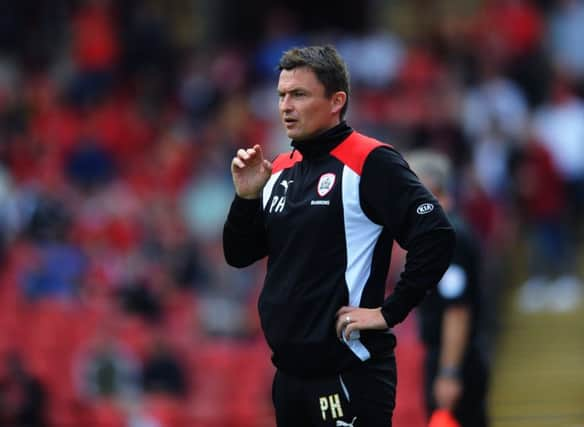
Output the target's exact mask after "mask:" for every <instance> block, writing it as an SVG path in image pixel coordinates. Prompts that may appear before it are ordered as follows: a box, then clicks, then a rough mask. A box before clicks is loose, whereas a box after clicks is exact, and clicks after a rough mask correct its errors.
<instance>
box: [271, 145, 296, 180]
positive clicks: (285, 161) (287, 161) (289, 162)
mask: <svg viewBox="0 0 584 427" xmlns="http://www.w3.org/2000/svg"><path fill="white" fill-rule="evenodd" d="M300 160H302V154H300V153H299V152H298V151H296V150H294V151H293V154H292V157H290V152H289V151H288V152H287V153H282V154H279V155H278V156H277V157H276V158H275V159H274V161H273V162H272V175H273V174H275V173H277V172H280V171H281V170H284V169H288V168H291V167H292V166H294V164H295V163H297V162H299V161H300Z"/></svg>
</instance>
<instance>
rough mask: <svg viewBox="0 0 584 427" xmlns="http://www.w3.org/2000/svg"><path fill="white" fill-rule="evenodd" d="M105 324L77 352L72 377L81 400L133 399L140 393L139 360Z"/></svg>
mask: <svg viewBox="0 0 584 427" xmlns="http://www.w3.org/2000/svg"><path fill="white" fill-rule="evenodd" d="M108 328H109V327H108V326H106V327H103V328H102V329H101V330H99V331H98V332H97V333H96V335H95V336H94V337H93V338H92V340H91V342H90V343H89V345H88V347H87V348H85V349H83V350H81V352H80V353H79V354H78V355H77V360H76V371H75V376H76V378H75V380H76V384H77V390H78V393H79V395H80V397H81V399H82V400H84V401H85V400H89V401H93V400H96V399H99V398H113V399H119V400H122V401H123V400H129V401H132V400H134V399H135V398H136V397H137V396H138V395H139V393H140V382H139V381H140V364H139V363H138V360H137V358H136V357H135V356H133V354H132V353H131V352H130V351H129V350H128V349H127V348H126V347H125V346H124V345H123V344H122V343H121V342H120V341H119V340H118V339H117V338H116V336H115V335H114V334H113V331H111V330H108Z"/></svg>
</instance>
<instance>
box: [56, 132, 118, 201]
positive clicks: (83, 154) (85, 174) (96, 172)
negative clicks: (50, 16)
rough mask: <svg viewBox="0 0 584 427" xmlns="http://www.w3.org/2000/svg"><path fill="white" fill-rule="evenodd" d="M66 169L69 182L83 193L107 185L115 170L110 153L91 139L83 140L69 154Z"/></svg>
mask: <svg viewBox="0 0 584 427" xmlns="http://www.w3.org/2000/svg"><path fill="white" fill-rule="evenodd" d="M66 168H67V175H68V176H69V178H70V179H71V181H72V182H73V183H74V184H77V185H78V186H79V187H80V188H81V189H82V190H85V191H92V190H94V189H95V188H97V187H99V186H103V185H105V184H107V183H108V182H109V181H110V180H111V179H112V178H113V177H114V174H115V170H116V168H115V164H114V159H113V158H112V155H111V153H109V152H108V151H106V150H105V149H104V148H103V147H102V146H101V145H100V144H99V143H98V142H97V141H95V140H94V139H93V138H83V139H82V140H81V141H80V142H79V144H78V145H77V146H76V147H75V148H74V149H73V150H72V151H71V152H70V153H69V156H68V158H67V162H66Z"/></svg>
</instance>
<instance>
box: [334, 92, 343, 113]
mask: <svg viewBox="0 0 584 427" xmlns="http://www.w3.org/2000/svg"><path fill="white" fill-rule="evenodd" d="M346 102H347V94H346V92H343V91H338V92H335V93H334V94H333V96H332V110H331V112H332V113H333V114H337V113H340V112H341V110H342V109H343V107H344V106H345V103H346Z"/></svg>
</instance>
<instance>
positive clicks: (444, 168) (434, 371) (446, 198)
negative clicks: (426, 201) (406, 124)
mask: <svg viewBox="0 0 584 427" xmlns="http://www.w3.org/2000/svg"><path fill="white" fill-rule="evenodd" d="M405 157H406V160H407V161H408V163H409V165H410V167H411V168H412V170H413V171H414V172H415V173H416V174H417V175H418V177H419V178H420V181H421V182H422V183H423V184H424V185H425V186H426V187H427V188H428V189H429V190H430V191H432V193H433V194H434V195H435V197H436V198H437V199H438V201H439V202H440V204H441V205H442V206H443V207H444V209H446V212H447V214H448V217H449V220H450V222H451V223H452V225H453V226H454V228H455V230H456V246H455V250H454V256H453V259H452V262H451V264H450V266H449V267H448V269H447V270H446V273H444V276H443V277H442V280H440V282H439V283H438V286H437V287H436V289H435V291H433V292H431V293H430V294H429V295H428V296H427V297H426V299H425V300H424V301H423V302H422V304H420V306H419V310H418V313H419V318H420V322H419V323H420V329H421V338H422V341H423V342H424V344H425V346H426V360H425V399H426V406H427V410H428V414H429V415H431V414H432V413H433V412H434V411H435V410H437V409H442V410H448V411H451V412H452V414H453V415H454V418H455V419H456V420H457V421H458V422H459V423H460V425H461V426H462V427H486V426H487V425H488V421H487V411H486V397H487V384H488V375H487V364H486V362H485V356H484V353H483V351H482V349H481V347H480V343H479V332H480V330H479V323H480V322H479V319H480V308H481V295H480V294H481V291H480V283H479V272H480V257H481V254H480V250H479V247H478V244H477V240H476V238H475V237H474V236H473V233H472V231H471V230H470V228H469V226H468V225H467V224H466V223H465V222H464V220H463V219H462V218H461V217H460V216H459V215H457V213H456V212H455V210H454V201H453V200H452V197H451V194H450V191H449V189H450V184H451V183H450V175H451V164H450V161H449V159H448V158H447V157H446V156H444V155H443V154H441V153H439V152H437V151H433V150H429V149H428V150H419V151H412V152H411V153H409V154H408V155H406V156H405Z"/></svg>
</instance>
